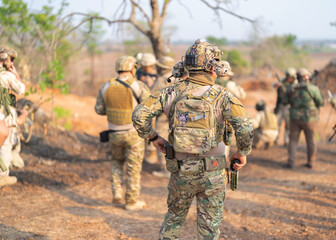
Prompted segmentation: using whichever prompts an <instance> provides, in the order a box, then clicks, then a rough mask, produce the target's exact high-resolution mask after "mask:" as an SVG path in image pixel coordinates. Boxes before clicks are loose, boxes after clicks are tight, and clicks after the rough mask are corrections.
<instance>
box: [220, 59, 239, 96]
mask: <svg viewBox="0 0 336 240" xmlns="http://www.w3.org/2000/svg"><path fill="white" fill-rule="evenodd" d="M219 64H220V65H222V67H221V68H222V69H223V70H224V71H223V70H222V71H219V72H218V77H217V79H216V82H215V83H216V84H218V85H220V86H222V87H224V88H226V90H228V91H229V92H230V93H232V94H233V95H234V96H235V97H236V98H238V99H244V98H245V97H246V92H245V91H244V89H243V88H242V87H241V86H239V85H238V84H237V83H236V82H234V81H233V76H234V73H233V72H232V71H231V67H230V64H229V63H228V62H227V61H220V62H219ZM225 70H226V71H225Z"/></svg>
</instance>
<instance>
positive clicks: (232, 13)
mask: <svg viewBox="0 0 336 240" xmlns="http://www.w3.org/2000/svg"><path fill="white" fill-rule="evenodd" d="M200 1H201V2H203V3H204V4H205V5H207V7H209V8H211V9H212V10H214V11H215V13H216V15H218V14H219V11H223V12H226V13H228V14H230V15H232V16H234V17H237V18H239V19H241V20H243V21H248V22H250V23H255V20H253V19H250V18H247V17H244V16H242V15H239V14H237V13H234V12H232V11H230V10H227V9H225V8H222V7H221V5H220V4H221V3H224V2H222V1H216V2H217V6H212V5H211V4H210V3H208V1H206V0H200Z"/></svg>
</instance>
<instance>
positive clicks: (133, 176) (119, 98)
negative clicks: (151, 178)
mask: <svg viewBox="0 0 336 240" xmlns="http://www.w3.org/2000/svg"><path fill="white" fill-rule="evenodd" d="M115 68H116V72H118V76H117V78H113V79H111V80H110V81H109V82H107V83H105V84H104V85H103V86H102V87H101V88H100V90H99V92H98V96H97V102H96V105H95V111H96V113H98V114H99V115H107V121H108V127H109V135H108V138H109V142H110V145H111V151H112V178H111V182H112V194H113V201H112V203H115V204H121V203H122V202H123V201H122V186H121V183H122V180H123V166H124V165H125V164H126V174H127V175H126V194H125V201H126V204H125V209H126V210H135V209H140V208H143V207H144V206H145V202H143V201H140V200H138V198H139V195H140V172H141V167H142V160H143V157H144V141H143V140H142V139H141V138H139V137H138V135H137V132H136V131H135V129H134V128H133V126H132V118H131V117H132V112H133V109H134V107H135V106H136V105H137V104H139V103H140V102H141V101H142V100H143V99H145V98H147V97H148V96H149V94H150V91H149V89H148V88H147V86H146V85H145V84H143V83H142V82H140V81H137V80H136V78H134V77H135V72H136V60H135V58H134V57H131V56H123V57H120V58H119V59H118V60H117V62H116V65H115Z"/></svg>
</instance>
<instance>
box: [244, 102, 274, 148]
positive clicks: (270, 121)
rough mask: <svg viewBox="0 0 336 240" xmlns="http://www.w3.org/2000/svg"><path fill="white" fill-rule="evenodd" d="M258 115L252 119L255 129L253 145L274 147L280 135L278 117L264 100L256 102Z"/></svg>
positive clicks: (255, 146)
mask: <svg viewBox="0 0 336 240" xmlns="http://www.w3.org/2000/svg"><path fill="white" fill-rule="evenodd" d="M256 110H257V111H258V113H257V115H256V116H255V117H254V118H252V119H251V122H252V126H253V129H254V138H253V147H254V148H261V147H262V146H264V147H265V149H268V148H269V147H272V146H273V144H274V141H275V139H276V137H277V136H278V124H277V117H276V116H275V114H274V113H273V112H271V111H269V110H268V109H267V107H266V103H265V102H264V100H260V101H258V102H257V104H256Z"/></svg>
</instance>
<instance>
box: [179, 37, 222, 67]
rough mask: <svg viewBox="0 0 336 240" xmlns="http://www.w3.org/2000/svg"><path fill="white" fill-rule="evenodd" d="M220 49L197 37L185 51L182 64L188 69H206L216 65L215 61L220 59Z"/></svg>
mask: <svg viewBox="0 0 336 240" xmlns="http://www.w3.org/2000/svg"><path fill="white" fill-rule="evenodd" d="M221 56H222V52H221V50H219V48H218V47H217V46H216V45H214V44H211V43H208V42H206V41H205V40H201V39H197V40H196V41H195V43H194V44H193V45H191V46H190V47H189V48H188V50H187V51H186V53H185V59H184V65H185V66H186V68H187V69H188V70H189V71H197V70H205V71H208V70H210V68H211V67H212V66H216V63H215V62H216V61H217V62H218V61H220V58H221Z"/></svg>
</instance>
